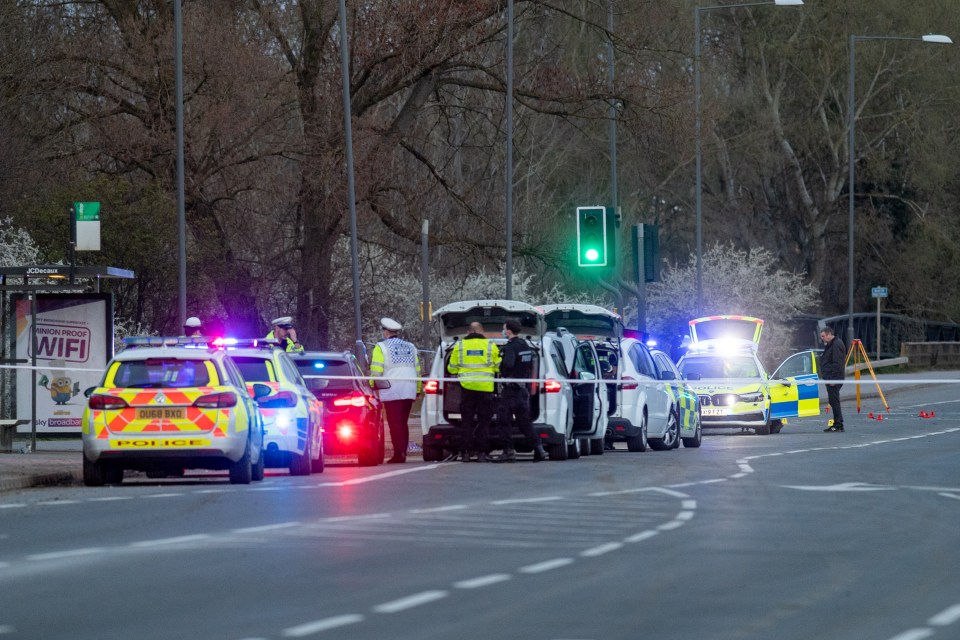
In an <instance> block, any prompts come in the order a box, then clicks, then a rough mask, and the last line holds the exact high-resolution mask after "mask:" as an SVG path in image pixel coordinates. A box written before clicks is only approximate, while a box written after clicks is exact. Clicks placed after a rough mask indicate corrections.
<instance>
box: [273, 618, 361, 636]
mask: <svg viewBox="0 0 960 640" xmlns="http://www.w3.org/2000/svg"><path fill="white" fill-rule="evenodd" d="M358 622H363V616H362V615H360V614H358V613H347V614H344V615H342V616H333V617H332V618H324V619H323V620H316V621H314V622H307V623H305V624H300V625H297V626H295V627H290V628H289V629H284V630H283V631H282V632H281V633H282V634H283V635H284V636H285V637H287V638H302V637H304V636H309V635H312V634H314V633H320V632H321V631H328V630H330V629H336V628H337V627H344V626H346V625H348V624H356V623H358Z"/></svg>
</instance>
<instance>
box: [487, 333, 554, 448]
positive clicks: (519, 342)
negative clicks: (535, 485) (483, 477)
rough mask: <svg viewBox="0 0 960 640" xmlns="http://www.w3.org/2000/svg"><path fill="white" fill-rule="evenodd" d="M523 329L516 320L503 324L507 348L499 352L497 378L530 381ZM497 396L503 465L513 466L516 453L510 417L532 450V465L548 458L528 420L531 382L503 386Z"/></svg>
mask: <svg viewBox="0 0 960 640" xmlns="http://www.w3.org/2000/svg"><path fill="white" fill-rule="evenodd" d="M522 329H523V327H522V326H521V325H520V323H519V322H518V321H517V320H513V319H510V320H507V321H506V322H504V323H503V332H504V335H505V336H506V337H507V338H508V340H507V344H506V345H504V346H503V348H502V349H501V350H500V357H501V360H500V377H501V378H508V379H509V378H513V379H525V380H530V379H531V378H533V349H531V348H530V345H529V344H528V343H527V341H526V340H523V339H522V338H520V332H521V330H522ZM501 384H502V391H501V393H500V406H499V407H498V409H497V427H498V430H499V433H500V437H501V439H503V440H504V447H503V457H502V460H503V461H504V462H516V460H517V452H516V451H515V450H514V448H513V438H512V436H511V432H510V423H511V417H515V418H516V420H517V427H518V428H519V429H520V433H521V434H523V436H524V438H526V440H527V444H529V445H531V446H532V447H533V461H534V462H540V461H541V460H543V459H544V458H546V457H547V452H546V451H544V450H543V444H542V443H541V442H540V438H539V437H538V436H537V434H536V432H535V431H534V430H533V420H532V419H531V418H530V382H503V383H501Z"/></svg>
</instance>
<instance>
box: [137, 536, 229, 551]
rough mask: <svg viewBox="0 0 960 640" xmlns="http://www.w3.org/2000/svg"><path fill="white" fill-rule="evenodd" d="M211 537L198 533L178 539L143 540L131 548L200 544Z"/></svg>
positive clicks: (178, 537)
mask: <svg viewBox="0 0 960 640" xmlns="http://www.w3.org/2000/svg"><path fill="white" fill-rule="evenodd" d="M210 537H211V536H210V535H209V534H206V533H197V534H194V535H192V536H177V537H176V538H158V539H157V540H141V541H140V542H131V543H130V546H131V547H138V548H143V547H159V546H163V545H167V544H180V543H181V542H198V541H200V540H208V539H209V538H210Z"/></svg>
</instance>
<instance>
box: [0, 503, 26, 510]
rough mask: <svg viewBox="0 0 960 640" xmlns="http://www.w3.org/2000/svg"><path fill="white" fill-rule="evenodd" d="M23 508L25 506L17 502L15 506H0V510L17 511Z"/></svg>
mask: <svg viewBox="0 0 960 640" xmlns="http://www.w3.org/2000/svg"><path fill="white" fill-rule="evenodd" d="M25 506H27V505H26V504H24V503H22V502H17V503H16V504H0V509H19V508H20V507H25Z"/></svg>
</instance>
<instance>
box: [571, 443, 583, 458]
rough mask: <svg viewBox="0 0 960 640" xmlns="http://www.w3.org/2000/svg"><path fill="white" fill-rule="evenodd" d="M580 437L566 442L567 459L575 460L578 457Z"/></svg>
mask: <svg viewBox="0 0 960 640" xmlns="http://www.w3.org/2000/svg"><path fill="white" fill-rule="evenodd" d="M581 442H583V440H581V439H580V438H574V439H573V442H570V443H569V444H567V460H577V459H578V458H579V457H580V443H581Z"/></svg>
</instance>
